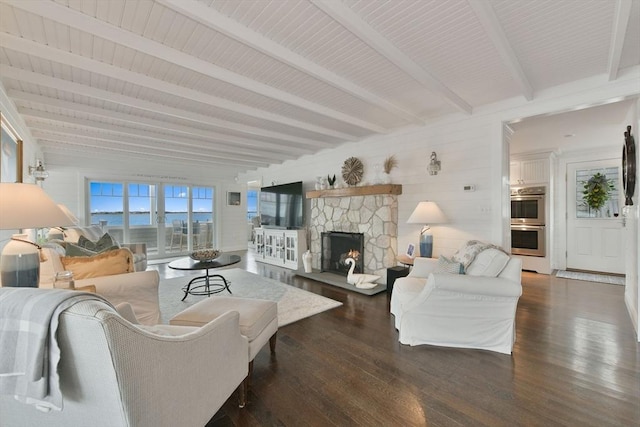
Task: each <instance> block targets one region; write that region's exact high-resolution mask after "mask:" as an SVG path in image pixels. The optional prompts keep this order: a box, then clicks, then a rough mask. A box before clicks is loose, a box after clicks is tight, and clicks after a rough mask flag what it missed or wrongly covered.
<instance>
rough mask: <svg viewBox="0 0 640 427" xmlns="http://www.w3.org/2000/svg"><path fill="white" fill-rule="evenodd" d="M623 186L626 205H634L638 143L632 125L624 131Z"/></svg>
mask: <svg viewBox="0 0 640 427" xmlns="http://www.w3.org/2000/svg"><path fill="white" fill-rule="evenodd" d="M622 187H623V188H624V199H625V200H624V204H625V206H633V199H632V197H633V193H634V192H635V190H636V143H635V140H634V138H633V135H631V126H627V131H626V132H625V133H624V146H623V147H622Z"/></svg>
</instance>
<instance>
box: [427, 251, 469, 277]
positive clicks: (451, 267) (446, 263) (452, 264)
mask: <svg viewBox="0 0 640 427" xmlns="http://www.w3.org/2000/svg"><path fill="white" fill-rule="evenodd" d="M463 271H464V270H463V269H462V264H460V263H459V262H457V261H454V260H452V259H451V258H447V257H446V256H443V255H440V258H438V265H437V266H436V268H435V270H433V272H434V273H449V274H462V273H463Z"/></svg>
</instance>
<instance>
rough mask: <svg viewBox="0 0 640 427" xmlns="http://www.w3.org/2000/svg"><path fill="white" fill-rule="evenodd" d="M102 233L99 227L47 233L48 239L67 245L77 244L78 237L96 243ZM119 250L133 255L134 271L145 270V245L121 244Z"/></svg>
mask: <svg viewBox="0 0 640 427" xmlns="http://www.w3.org/2000/svg"><path fill="white" fill-rule="evenodd" d="M103 235H104V232H103V231H102V228H100V226H99V225H87V226H80V225H77V226H73V227H67V228H64V229H62V228H53V229H51V231H49V235H48V238H49V239H59V240H64V241H65V242H69V243H78V241H79V240H80V237H84V238H86V239H88V240H90V241H93V242H96V241H98V240H99V239H100V238H101V237H102V236H103ZM118 245H119V246H120V247H121V248H127V249H129V250H130V251H131V253H132V254H133V265H134V268H135V271H144V270H146V269H147V244H146V243H121V242H118Z"/></svg>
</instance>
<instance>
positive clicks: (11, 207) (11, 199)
mask: <svg viewBox="0 0 640 427" xmlns="http://www.w3.org/2000/svg"><path fill="white" fill-rule="evenodd" d="M66 225H73V221H72V220H71V219H70V218H69V217H68V216H67V215H66V214H65V213H64V212H63V211H62V210H61V209H60V208H59V207H58V205H56V203H55V202H54V201H53V200H52V199H51V198H50V197H49V196H47V193H45V192H44V190H43V189H42V188H40V187H39V186H37V185H35V184H20V183H0V230H17V229H24V228H42V227H55V226H66Z"/></svg>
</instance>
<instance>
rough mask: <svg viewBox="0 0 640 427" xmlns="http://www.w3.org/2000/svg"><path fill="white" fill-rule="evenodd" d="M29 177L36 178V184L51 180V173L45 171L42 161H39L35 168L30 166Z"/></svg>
mask: <svg viewBox="0 0 640 427" xmlns="http://www.w3.org/2000/svg"><path fill="white" fill-rule="evenodd" d="M29 175H31V176H32V177H34V178H35V180H36V183H38V182H42V181H44V180H45V179H47V178H49V172H47V171H46V170H45V168H44V165H43V164H42V161H41V160H38V162H37V163H36V165H35V166H29Z"/></svg>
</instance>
